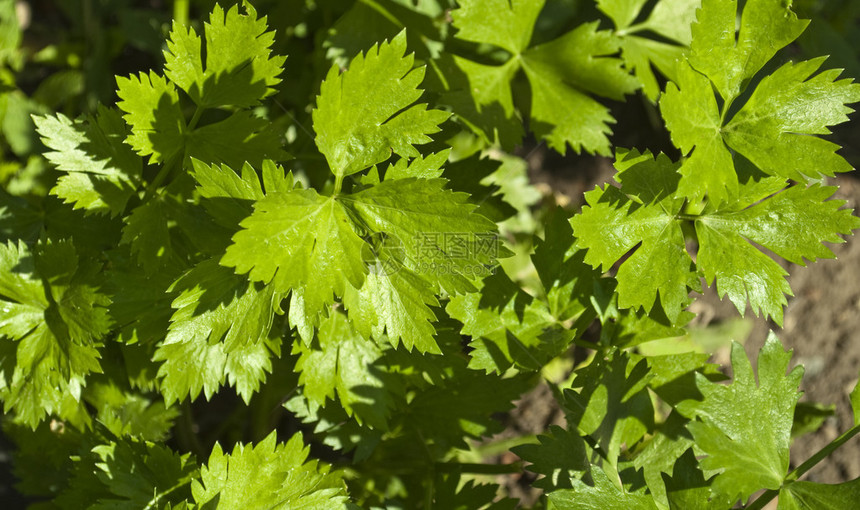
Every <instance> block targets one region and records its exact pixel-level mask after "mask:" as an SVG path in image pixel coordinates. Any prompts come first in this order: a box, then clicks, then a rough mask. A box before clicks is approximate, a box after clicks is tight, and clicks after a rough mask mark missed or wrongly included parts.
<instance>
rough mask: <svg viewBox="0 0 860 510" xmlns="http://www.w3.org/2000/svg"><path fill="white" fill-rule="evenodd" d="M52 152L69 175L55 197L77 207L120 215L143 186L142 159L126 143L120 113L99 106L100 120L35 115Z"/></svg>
mask: <svg viewBox="0 0 860 510" xmlns="http://www.w3.org/2000/svg"><path fill="white" fill-rule="evenodd" d="M33 121H34V122H35V124H36V129H37V131H38V132H39V134H40V135H41V136H42V143H44V144H45V145H46V146H47V147H48V148H49V149H52V152H48V153H46V154H45V157H46V158H47V159H48V161H50V162H51V163H52V164H53V165H54V166H56V167H57V170H59V171H61V172H66V173H65V174H64V175H63V176H61V177H60V178H59V179H58V180H57V185H56V186H55V187H54V188H53V189H52V190H51V193H52V194H54V195H57V196H58V197H60V198H62V199H63V200H64V201H65V202H67V203H72V204H74V208H76V209H86V210H87V212H92V213H101V214H104V213H110V215H111V216H116V215H117V214H120V213H122V212H123V211H124V210H125V205H126V202H128V199H129V198H130V197H131V196H132V194H133V193H134V191H135V189H136V188H137V186H138V185H139V183H140V177H141V172H142V170H143V164H142V161H141V159H140V158H139V157H138V156H137V155H136V154H135V153H134V152H133V151H132V150H131V148H130V147H129V146H128V145H126V144H125V143H124V141H125V139H126V137H127V136H128V135H129V131H128V128H127V127H126V125H125V123H123V121H122V118H120V116H119V114H118V113H117V112H116V110H109V109H107V108H104V107H101V108H99V113H98V116H97V117H94V118H93V117H90V118H88V119H87V121H86V122H81V121H71V120H69V119H68V118H67V117H65V116H64V115H63V114H57V116H56V117H51V116H44V117H38V116H36V117H33Z"/></svg>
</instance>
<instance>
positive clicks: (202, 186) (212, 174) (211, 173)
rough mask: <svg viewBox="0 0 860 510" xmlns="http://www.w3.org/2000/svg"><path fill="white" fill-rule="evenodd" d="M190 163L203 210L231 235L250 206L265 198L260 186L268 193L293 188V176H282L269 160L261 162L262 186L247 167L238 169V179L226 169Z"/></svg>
mask: <svg viewBox="0 0 860 510" xmlns="http://www.w3.org/2000/svg"><path fill="white" fill-rule="evenodd" d="M191 163H192V166H193V170H192V172H191V174H192V176H193V177H194V179H195V180H196V181H197V183H198V187H197V190H198V192H199V193H200V196H202V197H203V199H202V200H201V203H202V204H203V207H205V208H206V211H207V212H208V213H209V214H210V215H211V216H212V218H213V219H214V220H215V221H217V222H218V223H219V224H221V225H223V226H225V227H227V228H230V229H233V230H234V231H236V230H238V229H239V222H241V221H242V220H244V219H245V218H247V217H248V216H250V215H251V213H253V212H254V202H255V201H256V200H262V199H263V198H264V197H265V193H264V192H263V186H264V184H265V187H266V191H268V192H274V191H291V190H292V189H293V187H294V185H295V182H294V181H293V174H292V173H287V174H285V173H284V169H283V168H282V167H279V166H277V165H275V164H274V162H272V161H270V160H266V161H264V162H263V172H262V173H263V180H262V182H261V181H260V177H259V176H258V175H257V172H256V171H255V170H254V168H253V167H252V166H251V165H250V164H248V163H245V164H243V165H242V167H241V170H240V174H241V176H240V175H237V174H236V172H235V171H233V170H232V169H231V168H230V167H229V166H227V165H221V166H220V167H219V166H217V165H207V164H205V163H203V162H202V161H200V160H197V159H192V160H191Z"/></svg>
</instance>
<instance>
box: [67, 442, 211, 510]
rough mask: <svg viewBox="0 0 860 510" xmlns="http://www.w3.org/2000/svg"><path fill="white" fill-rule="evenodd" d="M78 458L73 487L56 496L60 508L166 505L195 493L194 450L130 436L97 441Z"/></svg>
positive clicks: (108, 509)
mask: <svg viewBox="0 0 860 510" xmlns="http://www.w3.org/2000/svg"><path fill="white" fill-rule="evenodd" d="M75 464H76V465H75V471H74V475H73V478H71V480H70V481H69V486H68V488H67V489H66V490H65V491H64V492H62V493H61V494H60V495H59V497H58V498H57V499H56V500H55V502H56V504H57V505H58V506H59V507H60V508H64V509H69V510H74V509H80V508H87V509H90V510H115V509H125V508H129V509H131V508H163V507H164V506H165V505H170V504H177V503H181V502H183V501H185V500H186V499H187V498H189V497H190V496H191V491H190V484H191V481H192V479H193V478H194V477H196V476H197V465H196V463H195V462H194V459H193V458H191V456H190V454H185V455H178V454H177V453H175V452H173V451H171V450H170V449H169V448H167V447H166V446H163V445H160V444H157V443H151V442H149V441H137V440H134V439H126V438H119V439H115V440H112V441H109V442H107V443H103V444H99V445H97V446H96V447H95V448H93V449H92V451H91V452H87V455H86V456H81V457H78V458H77V460H76V461H75ZM174 508H175V507H174Z"/></svg>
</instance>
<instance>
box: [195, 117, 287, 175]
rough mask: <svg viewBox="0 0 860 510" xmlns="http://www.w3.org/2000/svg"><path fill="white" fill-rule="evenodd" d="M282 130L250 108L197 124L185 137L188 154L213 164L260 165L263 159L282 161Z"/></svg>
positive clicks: (285, 156)
mask: <svg viewBox="0 0 860 510" xmlns="http://www.w3.org/2000/svg"><path fill="white" fill-rule="evenodd" d="M280 136H281V135H280V134H278V133H276V132H275V131H274V130H273V129H271V127H270V124H269V122H268V121H267V120H265V119H261V118H259V117H256V116H254V114H253V113H252V112H249V111H239V112H236V113H234V114H232V115H230V116H229V117H227V118H226V119H224V120H222V121H219V122H214V123H212V124H207V125H205V126H202V127H198V128H197V129H195V130H194V131H192V132H191V133H189V134H188V135H187V137H186V139H185V143H186V148H185V158H186V159H187V158H196V159H199V160H201V161H204V162H206V163H210V164H226V165H228V166H231V167H233V168H240V167H241V166H242V165H243V164H245V162H248V163H251V164H252V165H253V166H255V167H257V168H260V167H261V165H262V164H263V160H266V159H271V160H275V161H283V160H285V159H287V158H288V155H287V153H285V152H284V151H283V150H281V139H280Z"/></svg>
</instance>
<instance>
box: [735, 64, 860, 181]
mask: <svg viewBox="0 0 860 510" xmlns="http://www.w3.org/2000/svg"><path fill="white" fill-rule="evenodd" d="M824 60H825V57H821V58H817V59H814V60H808V61H806V62H799V63H797V64H794V63H791V62H789V63H787V64H785V65H783V66H782V67H780V68H779V69H777V70H776V71H774V72H773V73H772V74H770V75H768V76H766V77H765V78H763V79H762V81H761V82H760V83H759V85H758V87H756V89H755V91H754V92H753V94H752V96H750V98H749V101H747V103H746V104H745V105H744V107H743V108H742V109H741V111H739V112H738V113H737V115H735V116H734V117H733V118H732V120H731V121H729V123H728V124H727V125H726V126H725V127H724V128H723V136H724V137H725V140H726V143H727V144H728V145H729V147H731V148H732V149H734V150H736V151H738V152H740V153H741V154H743V155H744V156H746V158H747V159H749V160H750V161H752V162H753V163H754V164H755V165H756V166H757V167H758V168H760V169H761V170H763V171H764V172H766V173H768V174H771V175H778V176H781V177H785V178H788V179H792V180H795V181H801V182H803V181H804V180H805V177H804V176H808V177H811V178H819V177H821V176H822V175H828V176H831V177H832V176H833V175H834V173H836V172H848V171H850V170H853V168H852V167H851V165H850V164H849V163H848V162H847V161H845V160H844V159H843V158H842V157H841V156H839V155H838V154H836V151H837V150H838V149H839V146H838V145H836V144H835V143H833V142H829V141H827V140H824V139H821V138H818V137H815V136H809V135H826V134H830V130H829V129H828V126H833V125H836V124H841V123H843V122H846V121H848V117H847V114H848V113H851V112H852V111H853V109H851V108H849V107H847V106H845V105H846V104H849V103H856V102H858V101H860V84H855V83H852V80H850V79H844V80H839V81H836V79H837V78H838V77H839V74H840V72H841V71H840V70H838V69H831V70H827V71H823V72H821V73H819V74H816V75H815V76H812V75H813V73H815V72H817V71H818V69H819V67H820V66H821V64H822V63H823V62H824ZM810 76H812V77H811V78H810Z"/></svg>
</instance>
